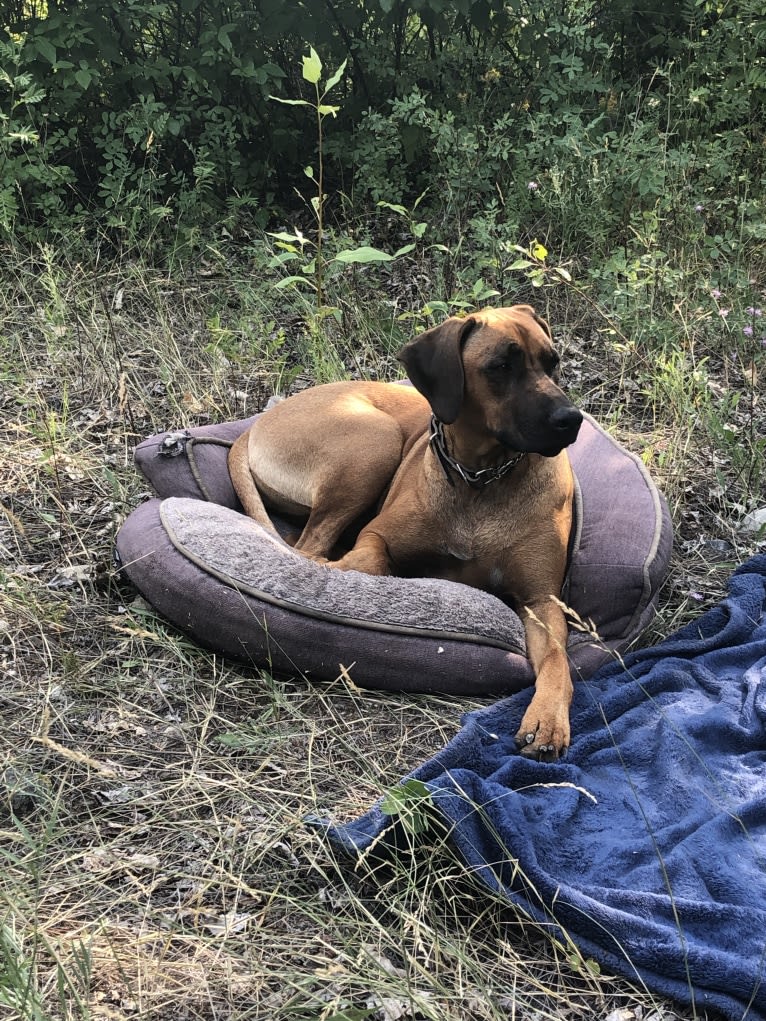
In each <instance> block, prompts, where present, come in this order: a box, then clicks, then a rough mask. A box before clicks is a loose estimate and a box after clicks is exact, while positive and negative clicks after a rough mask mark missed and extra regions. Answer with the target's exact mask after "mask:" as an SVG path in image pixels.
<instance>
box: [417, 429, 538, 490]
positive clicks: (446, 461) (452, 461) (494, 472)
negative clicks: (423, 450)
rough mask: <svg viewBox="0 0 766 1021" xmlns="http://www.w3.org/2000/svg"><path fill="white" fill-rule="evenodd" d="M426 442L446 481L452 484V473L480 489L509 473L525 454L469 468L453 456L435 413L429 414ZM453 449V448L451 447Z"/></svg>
mask: <svg viewBox="0 0 766 1021" xmlns="http://www.w3.org/2000/svg"><path fill="white" fill-rule="evenodd" d="M428 443H429V445H430V447H431V449H432V450H433V452H434V453H435V454H436V457H437V459H438V461H439V463H440V464H441V466H442V468H443V469H444V474H445V475H446V476H447V481H448V482H449V483H450V485H453V486H454V484H455V483H454V480H453V478H452V473H454V474H455V475H457V476H458V478H461V479H462V480H463V482H465V483H466V484H467V485H469V486H471V487H473V488H475V489H481V488H482V487H483V486H487V485H489V483H490V482H497V480H498V479H502V478H505V476H506V475H508V474H510V472H512V471H513V469H514V468H515V467H516V465H517V464H518V463H519V461H520V460H521V459H522V458H523V457H524V456H525V454H524V453H523V452H521V453H518V454H514V455H513V457H511V458H509V459H508V460H505V461H503V462H501V463H499V464H492V465H490V466H488V467H486V468H469V467H467V466H466V465H465V464H462V463H461V462H460V461H458V460H457V459H456V458H454V457H453V456H452V455H451V454H450V452H449V449H448V447H447V439H446V436H445V434H444V423H443V422H440V421H439V419H438V418H437V417H436V415H431V431H430V433H429V436H428ZM453 449H454V448H453Z"/></svg>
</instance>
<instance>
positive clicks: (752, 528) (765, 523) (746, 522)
mask: <svg viewBox="0 0 766 1021" xmlns="http://www.w3.org/2000/svg"><path fill="white" fill-rule="evenodd" d="M739 527H740V529H741V530H742V531H743V532H761V530H762V529H763V530H764V531H765V532H766V507H759V508H758V510H754V511H750V513H749V514H746V515H745V516H744V518H743V519H742V524H741V525H740V526H739Z"/></svg>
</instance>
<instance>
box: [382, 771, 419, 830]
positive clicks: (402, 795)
mask: <svg viewBox="0 0 766 1021" xmlns="http://www.w3.org/2000/svg"><path fill="white" fill-rule="evenodd" d="M430 806H431V792H430V791H429V790H428V788H427V787H426V785H425V784H424V783H423V782H422V780H403V781H402V783H400V784H398V785H397V786H396V787H392V788H391V789H390V790H389V791H387V792H386V795H385V797H384V798H383V800H382V802H381V804H380V810H381V812H383V814H384V815H390V816H393V817H395V818H396V819H397V820H398V821H399V822H400V823H401V824H402V826H404V828H405V829H406V830H407V832H408V833H411V834H413V835H417V834H418V833H425V831H426V830H427V829H428V827H429V823H430V817H429V814H428V810H429V808H430Z"/></svg>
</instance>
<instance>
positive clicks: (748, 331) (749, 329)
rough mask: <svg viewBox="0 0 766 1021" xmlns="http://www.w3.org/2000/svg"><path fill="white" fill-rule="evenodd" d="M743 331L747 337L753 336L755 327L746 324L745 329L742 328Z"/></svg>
mask: <svg viewBox="0 0 766 1021" xmlns="http://www.w3.org/2000/svg"><path fill="white" fill-rule="evenodd" d="M742 332H743V333H744V335H745V336H746V337H752V335H753V327H752V326H745V327H744V329H743V330H742Z"/></svg>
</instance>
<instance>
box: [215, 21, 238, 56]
mask: <svg viewBox="0 0 766 1021" xmlns="http://www.w3.org/2000/svg"><path fill="white" fill-rule="evenodd" d="M234 28H236V25H232V24H228V25H221V27H220V28H219V29H218V42H219V43H220V44H221V46H223V48H224V49H225V50H228V52H229V53H231V52H232V51H233V49H234V47H233V46H232V44H231V39H230V38H229V32H231V31H232V29H234Z"/></svg>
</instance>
